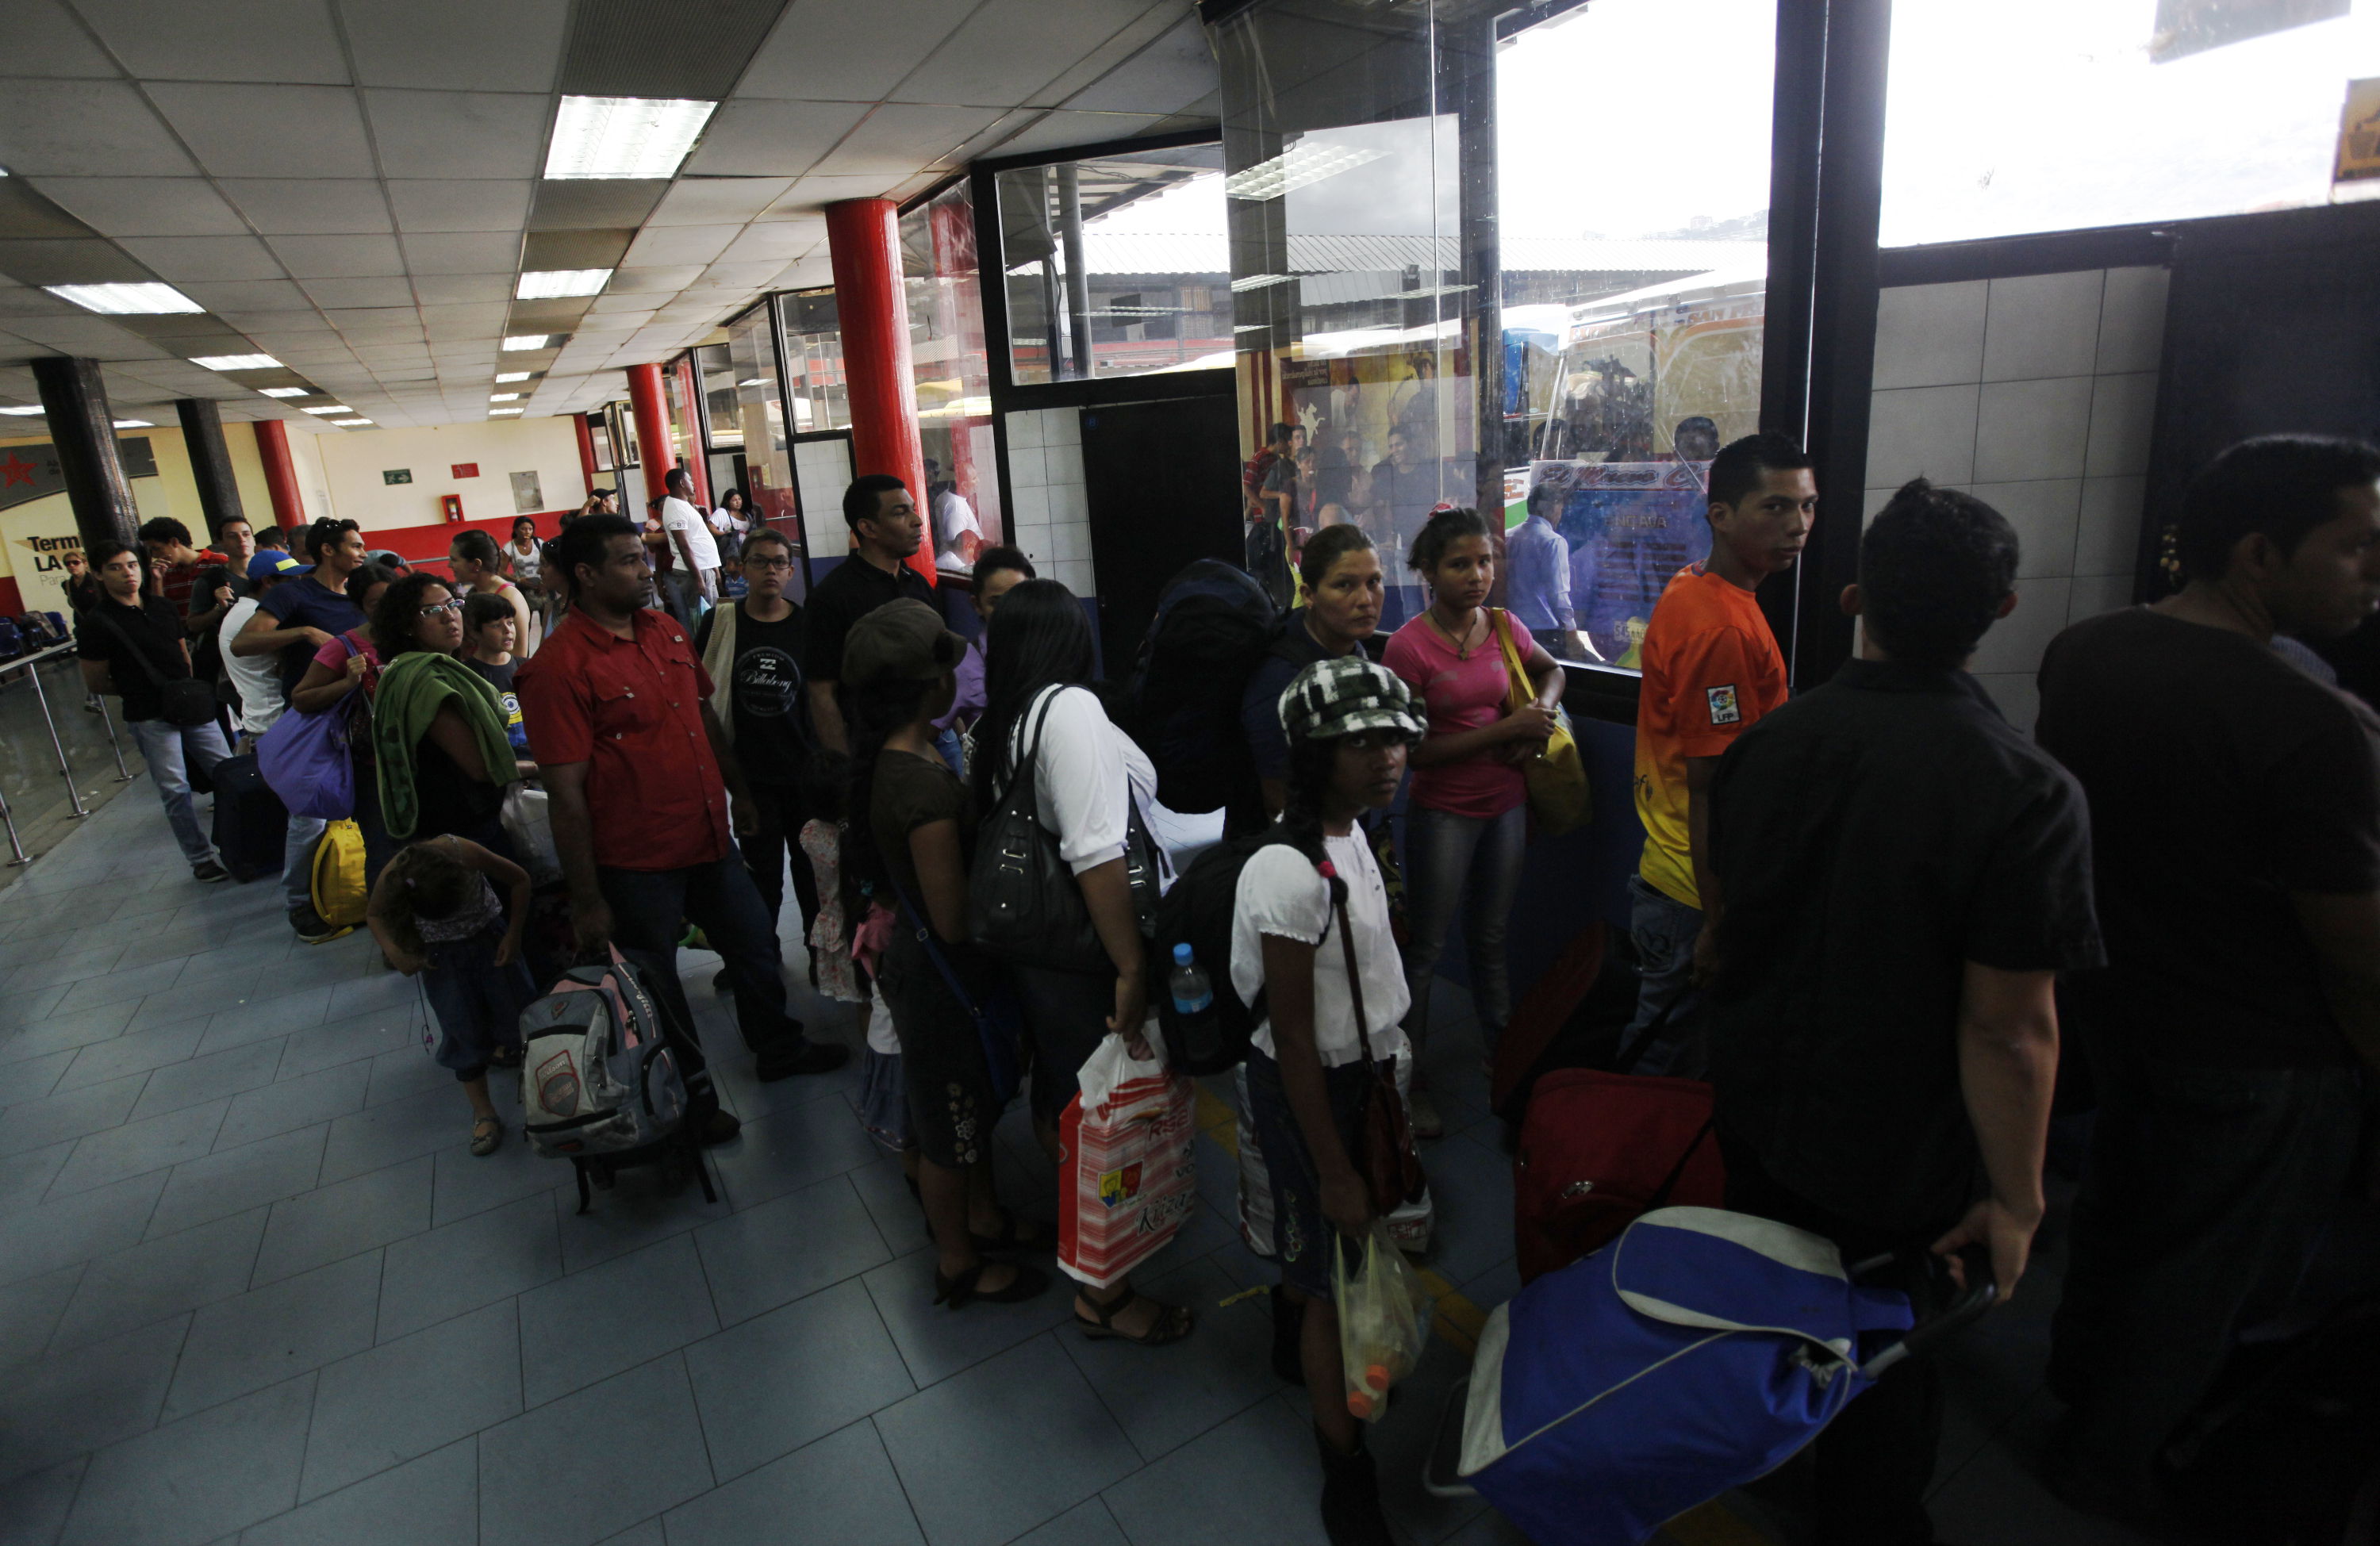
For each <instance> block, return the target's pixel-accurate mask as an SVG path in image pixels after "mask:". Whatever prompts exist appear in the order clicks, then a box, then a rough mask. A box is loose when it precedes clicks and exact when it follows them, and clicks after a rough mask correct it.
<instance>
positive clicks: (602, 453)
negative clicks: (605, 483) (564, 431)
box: [586, 411, 614, 472]
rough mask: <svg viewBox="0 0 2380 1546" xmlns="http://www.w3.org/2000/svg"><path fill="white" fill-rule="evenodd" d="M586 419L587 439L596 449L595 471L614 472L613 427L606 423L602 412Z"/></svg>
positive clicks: (590, 415) (592, 414)
mask: <svg viewBox="0 0 2380 1546" xmlns="http://www.w3.org/2000/svg"><path fill="white" fill-rule="evenodd" d="M586 418H587V439H588V441H589V443H591V444H592V445H593V446H594V448H595V470H596V471H597V472H611V471H613V470H614V469H613V462H612V427H611V426H610V425H609V424H607V423H605V422H604V418H603V415H602V414H601V412H600V411H598V412H596V413H591V414H589V415H587V416H586Z"/></svg>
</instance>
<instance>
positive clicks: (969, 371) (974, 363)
mask: <svg viewBox="0 0 2380 1546" xmlns="http://www.w3.org/2000/svg"><path fill="white" fill-rule="evenodd" d="M901 268H902V273H903V275H904V277H905V287H906V291H907V298H908V306H909V358H910V365H911V368H912V369H913V370H914V371H915V372H916V376H915V380H916V386H917V432H918V437H919V439H921V440H922V441H924V442H925V446H924V450H925V457H926V498H925V501H923V502H924V503H925V505H926V508H927V512H928V514H929V520H930V524H931V525H932V533H933V536H932V540H933V544H934V563H935V566H936V567H938V568H941V569H952V570H964V569H968V568H971V567H973V565H974V563H975V555H976V552H977V550H978V549H980V548H982V547H984V546H986V545H988V544H991V543H996V542H1000V541H1002V540H1004V533H1005V531H1006V523H1005V522H1004V521H1003V520H1002V511H1001V503H1000V477H999V472H998V466H999V463H998V462H997V460H996V459H995V456H994V453H993V445H992V434H991V376H990V362H989V360H987V358H986V357H985V355H984V332H983V297H982V293H981V292H980V291H979V290H978V289H977V283H978V280H979V277H980V276H979V274H978V272H977V261H976V249H975V200H974V199H973V197H972V196H971V195H970V194H969V193H968V191H967V185H966V184H965V182H960V183H957V184H954V185H953V186H952V187H950V188H948V189H946V190H944V191H943V192H942V193H941V194H940V195H939V196H937V197H935V198H933V199H929V200H928V201H927V202H925V203H924V204H921V205H919V206H918V207H917V208H916V209H914V210H911V211H909V212H908V213H907V214H905V215H903V216H902V217H901Z"/></svg>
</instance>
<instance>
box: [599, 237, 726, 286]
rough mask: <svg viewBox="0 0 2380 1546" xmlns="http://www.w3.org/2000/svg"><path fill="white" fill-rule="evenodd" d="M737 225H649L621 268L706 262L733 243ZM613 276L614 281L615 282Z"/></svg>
mask: <svg viewBox="0 0 2380 1546" xmlns="http://www.w3.org/2000/svg"><path fill="white" fill-rule="evenodd" d="M742 229H743V227H742V226H740V225H661V226H650V227H648V228H647V229H646V230H645V231H644V232H643V233H642V234H641V235H639V236H637V239H636V240H635V241H634V242H633V243H631V244H630V245H629V248H628V255H627V257H626V258H625V259H624V260H621V264H620V266H621V268H622V269H624V270H625V269H637V268H651V267H655V266H659V265H662V264H682V263H708V262H710V260H712V259H713V258H716V257H718V256H719V254H720V252H721V251H722V249H724V248H725V247H726V246H727V244H728V243H729V242H731V241H734V240H735V236H736V233H738V232H739V231H741V230H742ZM616 277H617V276H616V275H615V276H614V278H615V279H616Z"/></svg>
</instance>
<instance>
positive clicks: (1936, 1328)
mask: <svg viewBox="0 0 2380 1546" xmlns="http://www.w3.org/2000/svg"><path fill="white" fill-rule="evenodd" d="M1892 1260H1893V1258H1892V1257H1891V1256H1889V1255H1887V1256H1877V1257H1873V1258H1871V1259H1869V1260H1868V1261H1865V1262H1861V1263H1859V1265H1857V1266H1855V1267H1853V1268H1852V1269H1851V1275H1852V1276H1853V1277H1857V1276H1859V1275H1861V1274H1863V1273H1868V1272H1873V1271H1875V1270H1876V1268H1878V1267H1881V1266H1883V1265H1885V1264H1886V1263H1888V1262H1891V1261H1892ZM1929 1260H1930V1262H1931V1263H1932V1265H1933V1270H1935V1271H1937V1272H1941V1273H1943V1274H1944V1275H1945V1276H1947V1275H1948V1269H1947V1268H1944V1267H1942V1266H1941V1265H1940V1264H1939V1258H1929ZM1959 1262H1960V1264H1961V1266H1962V1267H1964V1268H1965V1269H1966V1277H1967V1286H1966V1287H1965V1288H1964V1289H1963V1290H1961V1293H1960V1294H1959V1297H1958V1298H1954V1299H1952V1300H1951V1301H1950V1302H1949V1305H1947V1306H1945V1307H1944V1308H1943V1310H1942V1311H1941V1312H1940V1313H1939V1314H1937V1315H1934V1316H1932V1317H1929V1318H1928V1319H1926V1320H1925V1321H1923V1322H1920V1323H1918V1324H1916V1325H1914V1326H1912V1327H1911V1328H1910V1329H1909V1330H1908V1332H1907V1333H1905V1334H1904V1335H1902V1336H1901V1338H1900V1341H1898V1342H1896V1343H1894V1344H1892V1346H1890V1347H1887V1348H1885V1349H1884V1350H1882V1351H1881V1352H1879V1353H1877V1354H1876V1357H1874V1358H1872V1359H1868V1360H1867V1362H1865V1363H1864V1364H1862V1365H1861V1366H1860V1375H1861V1377H1862V1378H1863V1379H1868V1380H1873V1379H1876V1377H1877V1376H1879V1375H1881V1374H1882V1373H1883V1372H1884V1371H1886V1370H1888V1369H1890V1368H1891V1367H1892V1366H1893V1365H1894V1364H1897V1363H1899V1362H1900V1361H1901V1360H1902V1359H1910V1358H1922V1357H1924V1356H1925V1354H1927V1353H1930V1352H1932V1351H1933V1350H1934V1349H1935V1348H1936V1347H1939V1346H1941V1345H1942V1344H1943V1343H1944V1342H1947V1341H1949V1339H1950V1338H1951V1337H1954V1336H1956V1335H1959V1334H1960V1333H1961V1332H1962V1331H1965V1330H1966V1329H1967V1328H1968V1327H1969V1326H1972V1325H1973V1324H1974V1323H1976V1322H1977V1321H1980V1320H1982V1319H1983V1318H1984V1314H1985V1311H1987V1310H1990V1309H1991V1308H1992V1306H1993V1305H1994V1304H1996V1303H1998V1300H1999V1297H2000V1287H1999V1285H1998V1283H1996V1282H1994V1281H1993V1280H1992V1253H1991V1251H1990V1250H1989V1249H1988V1248H1986V1247H1985V1246H1982V1245H1971V1246H1967V1247H1965V1248H1964V1249H1962V1250H1961V1251H1960V1252H1959Z"/></svg>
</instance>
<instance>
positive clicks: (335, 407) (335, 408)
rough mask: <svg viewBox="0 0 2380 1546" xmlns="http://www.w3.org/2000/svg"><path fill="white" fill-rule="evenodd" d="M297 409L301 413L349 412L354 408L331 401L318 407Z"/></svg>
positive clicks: (353, 410)
mask: <svg viewBox="0 0 2380 1546" xmlns="http://www.w3.org/2000/svg"><path fill="white" fill-rule="evenodd" d="M297 411H298V412H299V413H301V414H351V413H354V412H355V409H353V408H350V407H348V406H347V405H346V404H345V403H332V404H329V405H326V406H323V407H320V408H300V409H298V410H297Z"/></svg>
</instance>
